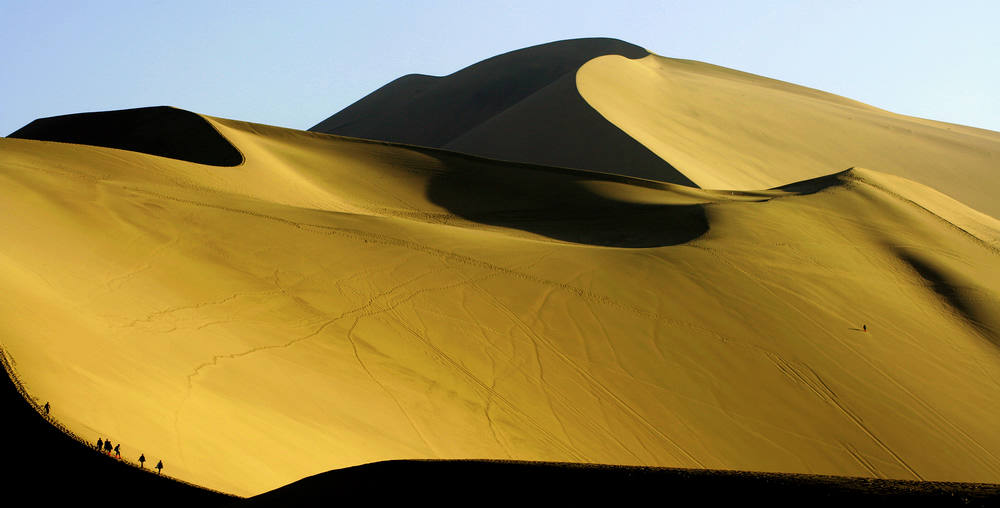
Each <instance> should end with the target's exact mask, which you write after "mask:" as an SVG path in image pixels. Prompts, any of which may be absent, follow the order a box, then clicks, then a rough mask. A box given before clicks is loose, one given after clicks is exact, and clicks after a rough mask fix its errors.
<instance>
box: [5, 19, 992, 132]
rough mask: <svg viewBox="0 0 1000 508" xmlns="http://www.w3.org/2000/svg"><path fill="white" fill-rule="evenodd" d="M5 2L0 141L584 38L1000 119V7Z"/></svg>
mask: <svg viewBox="0 0 1000 508" xmlns="http://www.w3.org/2000/svg"><path fill="white" fill-rule="evenodd" d="M625 4H627V6H619V5H616V3H615V2H611V1H608V0H605V1H600V2H589V1H584V0H576V1H545V0H534V1H527V2H522V1H517V0H510V1H496V0H494V1H489V2H484V1H476V0H464V1H452V0H446V1H436V2H430V1H428V2H416V1H413V2H407V1H364V0H360V1H358V0H355V1H351V2H335V1H327V2H319V1H314V2H306V1H287V2H277V1H273V2H257V1H248V0H243V1H232V2H221V1H210V0H203V1H184V0H170V1H142V0H135V1H118V2H109V1H87V2H84V1H44V0H36V1H31V0H23V1H14V0H0V135H6V134H9V133H10V132H12V131H14V130H16V129H17V128H19V127H21V126H22V125H24V124H26V123H28V122H30V121H31V120H33V119H35V118H39V117H44V116H53V115H60V114H67V113H76V112H82V111H100V110H108V109H121V108H130V107H140V106H153V105H162V104H165V105H172V106H177V107H180V108H184V109H188V110H191V111H195V112H198V113H204V114H209V115H214V116H222V117H227V118H235V119H240V120H248V121H252V122H258V123H266V124H272V125H280V126H285V127H292V128H298V129H307V128H309V127H311V126H312V125H314V124H315V123H317V122H319V121H320V120H322V119H324V118H326V117H327V116H329V115H331V114H333V113H335V112H337V111H339V110H340V109H342V108H343V107H345V106H347V105H349V104H351V103H352V102H354V101H356V100H358V99H360V98H361V97H363V96H364V95H366V94H368V93H369V92H371V91H373V90H375V89H376V88H378V87H380V86H382V85H383V84H385V83H387V82H389V81H391V80H393V79H395V78H397V77H399V76H401V75H403V74H408V73H423V74H432V75H444V74H449V73H452V72H454V71H456V70H458V69H461V68H462V67H465V66H467V65H471V64H473V63H475V62H477V61H480V60H482V59H484V58H488V57H490V56H493V55H497V54H500V53H503V52H506V51H511V50H514V49H519V48H522V47H526V46H531V45H535V44H541V43H545V42H550V41H555V40H561V39H570V38H576V37H595V36H602V37H615V38H618V39H623V40H626V41H628V42H632V43H634V44H637V45H639V46H642V47H644V48H646V49H648V50H650V51H652V52H654V53H657V54H660V55H663V56H669V57H676V58H687V59H693V60H700V61H704V62H709V63H713V64H717V65H722V66H726V67H732V68H735V69H739V70H742V71H747V72H752V73H755V74H761V75H764V76H768V77H772V78H777V79H782V80H785V81H790V82H793V83H797V84H801V85H806V86H810V87H814V88H819V89H821V90H825V91H828V92H832V93H836V94H839V95H843V96H846V97H850V98H852V99H856V100H860V101H862V102H866V103H868V104H871V105H874V106H877V107H881V108H884V109H888V110H890V111H894V112H897V113H903V114H908V115H914V116H920V117H925V118H932V119H935V120H943V121H948V122H955V123H961V124H966V125H973V126H976V127H983V128H987V129H992V130H996V131H1000V92H998V90H1000V35H998V33H1000V28H998V24H1000V23H998V22H1000V1H995V0H994V1H962V0H955V1H949V2H946V1H939V2H921V1H919V0H916V1H913V0H911V1H877V0H872V1H866V2H861V1H858V2H853V1H847V0H829V1H807V0H801V1H763V0H762V1H725V2H724V1H693V0H692V1H660V2H654V1H636V2H625Z"/></svg>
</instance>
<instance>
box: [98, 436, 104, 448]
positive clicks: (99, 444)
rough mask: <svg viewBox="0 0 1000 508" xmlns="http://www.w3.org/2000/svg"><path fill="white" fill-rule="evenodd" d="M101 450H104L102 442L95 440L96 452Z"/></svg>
mask: <svg viewBox="0 0 1000 508" xmlns="http://www.w3.org/2000/svg"><path fill="white" fill-rule="evenodd" d="M103 449H104V440H103V439H101V438H97V451H101V450H103Z"/></svg>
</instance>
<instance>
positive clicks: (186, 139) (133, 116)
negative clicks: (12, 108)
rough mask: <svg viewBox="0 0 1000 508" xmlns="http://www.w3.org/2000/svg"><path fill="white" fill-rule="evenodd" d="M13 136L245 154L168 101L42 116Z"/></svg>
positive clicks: (214, 156) (217, 160)
mask: <svg viewBox="0 0 1000 508" xmlns="http://www.w3.org/2000/svg"><path fill="white" fill-rule="evenodd" d="M8 137H10V138H17V139H34V140H38V141H56V142H59V143H76V144H81V145H92V146H102V147H106V148H117V149H119V150H129V151H133V152H141V153H147V154H150V155H158V156H160V157H169V158H171V159H178V160H183V161H188V162H194V163H197V164H208V165H211V166H237V165H239V164H240V163H242V162H243V155H241V154H240V152H239V151H238V150H237V149H236V147H234V146H233V145H232V144H230V143H229V141H227V140H226V139H225V138H224V137H222V136H220V135H219V133H218V132H217V131H215V130H214V129H213V128H212V125H211V124H210V123H208V122H206V121H205V119H204V118H202V117H201V116H199V115H197V114H194V113H191V112H190V111H184V110H182V109H177V108H171V107H167V106H158V107H149V108H136V109H124V110H118V111H101V112H95V113H78V114H73V115H62V116H54V117H50V118H39V119H38V120H35V121H33V122H31V123H29V124H28V125H25V126H24V127H21V128H20V129H18V130H16V131H14V132H12V133H11V134H10V135H8Z"/></svg>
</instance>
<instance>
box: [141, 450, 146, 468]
mask: <svg viewBox="0 0 1000 508" xmlns="http://www.w3.org/2000/svg"><path fill="white" fill-rule="evenodd" d="M139 467H141V468H143V469H146V456H145V455H143V454H141V453H140V454H139Z"/></svg>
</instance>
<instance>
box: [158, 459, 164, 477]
mask: <svg viewBox="0 0 1000 508" xmlns="http://www.w3.org/2000/svg"><path fill="white" fill-rule="evenodd" d="M161 473H163V461H162V460H161V461H159V462H157V463H156V474H161Z"/></svg>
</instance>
